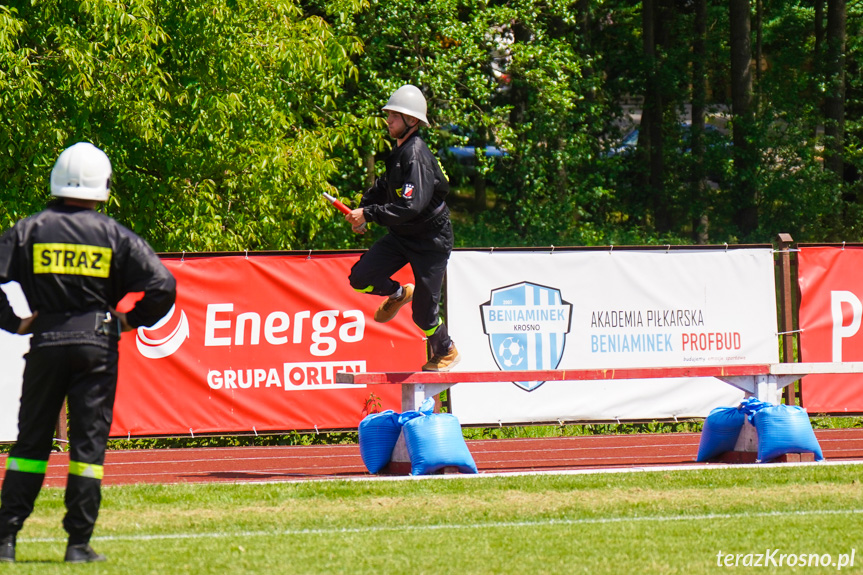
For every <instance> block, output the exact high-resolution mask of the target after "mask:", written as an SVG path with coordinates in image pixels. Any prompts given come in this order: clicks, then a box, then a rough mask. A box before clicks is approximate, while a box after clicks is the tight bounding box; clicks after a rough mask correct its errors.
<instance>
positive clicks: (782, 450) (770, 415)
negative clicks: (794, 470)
mask: <svg viewBox="0 0 863 575" xmlns="http://www.w3.org/2000/svg"><path fill="white" fill-rule="evenodd" d="M749 420H750V422H751V423H752V425H754V426H755V429H756V431H757V432H758V461H770V460H771V459H776V458H777V457H779V456H780V455H785V454H786V453H814V454H815V459H816V461H821V460H822V459H824V455H823V454H822V453H821V446H820V445H818V440H817V439H816V438H815V432H814V431H813V430H812V423H811V422H810V421H809V414H808V413H806V411H805V410H804V409H803V408H802V407H799V406H797V405H784V404H782V405H771V406H769V407H765V408H764V409H760V410H758V411H756V412H755V413H754V414H752V415H750V416H749Z"/></svg>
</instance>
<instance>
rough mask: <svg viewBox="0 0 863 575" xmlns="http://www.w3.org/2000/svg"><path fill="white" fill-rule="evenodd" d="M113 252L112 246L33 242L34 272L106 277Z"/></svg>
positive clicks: (109, 269) (108, 273)
mask: <svg viewBox="0 0 863 575" xmlns="http://www.w3.org/2000/svg"><path fill="white" fill-rule="evenodd" d="M112 254H113V252H112V251H111V248H105V247H102V246H85V245H79V244H33V273H34V274H66V275H75V276H90V277H94V278H106V277H108V275H110V273H111V256H112Z"/></svg>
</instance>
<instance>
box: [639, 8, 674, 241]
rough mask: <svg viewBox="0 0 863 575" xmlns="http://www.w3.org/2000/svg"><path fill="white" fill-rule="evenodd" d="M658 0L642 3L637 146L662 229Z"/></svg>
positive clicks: (665, 209)
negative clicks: (641, 83) (641, 81)
mask: <svg viewBox="0 0 863 575" xmlns="http://www.w3.org/2000/svg"><path fill="white" fill-rule="evenodd" d="M661 12H662V11H661V8H660V0H644V2H643V4H642V16H641V20H642V31H643V38H642V46H643V49H644V62H645V69H646V81H645V92H644V108H643V110H642V112H641V127H640V129H639V134H638V146H639V149H641V150H643V152H642V159H644V160H645V161H646V164H647V170H646V173H647V178H646V182H645V184H646V185H645V189H646V191H647V194H648V197H650V199H651V200H650V205H651V207H652V211H653V218H654V221H653V225H654V227H655V228H656V230H657V231H660V232H664V231H667V230H668V229H669V227H670V221H669V220H670V217H669V207H670V206H669V205H668V202H667V201H666V198H665V194H664V193H663V180H664V170H665V165H664V160H663V153H662V109H663V102H662V87H661V85H660V81H659V66H660V64H659V61H658V59H657V57H656V45H657V39H658V38H661V37H662V33H661V29H660V23H661V20H662V17H661Z"/></svg>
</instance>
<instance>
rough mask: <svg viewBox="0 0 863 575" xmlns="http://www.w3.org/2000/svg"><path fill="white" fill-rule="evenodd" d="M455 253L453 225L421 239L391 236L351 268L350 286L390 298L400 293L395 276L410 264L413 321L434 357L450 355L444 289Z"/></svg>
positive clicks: (375, 245)
mask: <svg viewBox="0 0 863 575" xmlns="http://www.w3.org/2000/svg"><path fill="white" fill-rule="evenodd" d="M451 250H452V231H451V228H450V223H449V221H447V222H446V225H445V228H444V230H443V231H442V232H441V231H437V232H434V233H428V234H424V235H421V236H416V237H414V236H397V235H395V234H392V233H389V234H386V235H385V236H383V237H382V238H381V239H380V240H378V241H377V242H375V244H374V245H372V247H370V248H369V250H368V251H367V252H366V253H364V254H363V255H362V256H361V257H360V259H359V260H358V261H357V263H355V264H354V266H353V268H351V273H350V278H349V281H350V284H351V287H352V288H353V289H355V290H356V291H360V292H363V293H370V294H373V295H379V296H389V295H392V294H393V293H395V292H396V290H398V289H399V283H398V282H397V281H395V280H393V279H392V277H391V276H392V275H393V274H395V273H396V272H397V271H399V270H400V269H402V268H403V267H404V266H405V265H408V264H410V266H411V270H412V271H413V274H414V281H415V282H416V283H415V286H414V296H413V303H412V310H413V315H412V317H413V321H414V323H415V324H416V325H417V327H419V328H420V329H421V330H422V331H423V333H425V335H426V337H428V342H429V346H430V347H431V350H432V354H434V355H446V353H447V352H448V351H449V349H450V346H451V345H452V339H450V337H449V334H448V333H447V328H446V324H445V323H443V322H442V321H441V318H440V305H439V302H440V297H441V285H442V284H443V279H444V274H446V267H447V261H448V260H449V255H450V251H451Z"/></svg>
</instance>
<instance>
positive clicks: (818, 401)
mask: <svg viewBox="0 0 863 575" xmlns="http://www.w3.org/2000/svg"><path fill="white" fill-rule="evenodd" d="M797 262H798V271H797V277H798V283H799V285H800V311H799V314H798V321H799V326H800V329H801V330H802V331H801V334H800V357H801V359H802V361H832V362H835V361H863V330H861V319H863V303H861V302H863V249H861V248H857V247H846V248H844V249H843V248H833V247H812V248H800V251H799V253H798V254H797ZM801 386H802V387H801V391H802V394H803V406H804V407H805V408H806V410H807V411H808V412H809V413H811V414H816V413H857V412H863V376H861V375H807V376H806V377H805V378H803V383H802V384H801Z"/></svg>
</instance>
